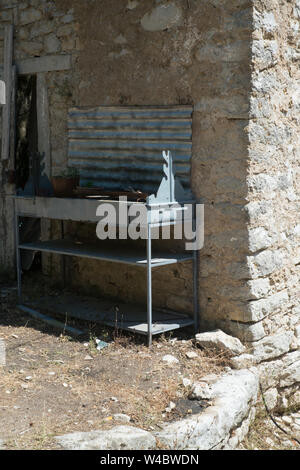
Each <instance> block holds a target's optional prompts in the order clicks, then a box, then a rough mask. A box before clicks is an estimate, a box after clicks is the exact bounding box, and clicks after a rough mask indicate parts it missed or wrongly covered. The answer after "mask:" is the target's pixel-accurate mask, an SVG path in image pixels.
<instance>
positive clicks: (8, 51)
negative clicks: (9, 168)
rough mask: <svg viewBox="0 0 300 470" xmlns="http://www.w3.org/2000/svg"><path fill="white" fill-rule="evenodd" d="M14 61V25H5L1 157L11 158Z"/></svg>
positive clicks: (3, 158)
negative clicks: (4, 100) (4, 101)
mask: <svg viewBox="0 0 300 470" xmlns="http://www.w3.org/2000/svg"><path fill="white" fill-rule="evenodd" d="M12 61H13V25H9V26H5V39H4V73H3V78H4V82H5V99H6V103H5V105H4V108H3V116H2V151H1V159H2V160H7V159H8V158H9V141H10V111H11V86H12V83H11V82H12Z"/></svg>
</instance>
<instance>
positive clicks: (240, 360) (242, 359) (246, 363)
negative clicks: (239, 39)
mask: <svg viewBox="0 0 300 470" xmlns="http://www.w3.org/2000/svg"><path fill="white" fill-rule="evenodd" d="M230 363H231V366H232V367H233V369H249V367H251V366H253V365H254V364H256V358H255V357H254V356H253V355H252V354H241V355H240V356H235V357H232V358H231V359H230Z"/></svg>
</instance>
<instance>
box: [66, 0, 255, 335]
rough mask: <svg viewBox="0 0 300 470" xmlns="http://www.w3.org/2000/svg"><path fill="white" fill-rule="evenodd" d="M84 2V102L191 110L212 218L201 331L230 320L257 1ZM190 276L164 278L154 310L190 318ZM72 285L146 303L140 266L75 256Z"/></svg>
mask: <svg viewBox="0 0 300 470" xmlns="http://www.w3.org/2000/svg"><path fill="white" fill-rule="evenodd" d="M62 3H63V4H64V5H66V4H67V2H62ZM58 4H59V3H58ZM84 4H86V2H82V1H75V2H72V5H73V7H74V16H75V18H76V20H78V23H79V31H78V34H79V38H80V44H81V49H82V50H81V52H80V55H79V59H78V63H77V68H76V70H77V71H78V77H79V82H78V94H77V104H78V105H80V106H92V105H95V104H99V105H100V104H104V105H120V104H126V105H173V104H193V106H194V114H193V157H192V173H191V184H192V188H193V191H194V193H195V195H196V197H197V199H198V200H199V201H201V202H203V203H205V217H206V219H205V247H204V249H203V250H202V252H201V262H200V280H199V292H200V300H199V301H200V306H201V318H202V322H203V327H205V326H206V327H213V326H215V325H217V324H218V323H219V322H220V320H224V321H225V322H226V323H228V321H229V320H230V316H231V314H232V311H233V310H234V306H235V305H236V304H237V303H238V300H239V293H238V291H239V289H240V282H239V280H238V279H237V278H236V273H235V270H236V268H235V266H236V265H237V264H238V263H244V262H245V259H246V251H247V230H246V214H245V211H244V210H243V209H244V205H245V197H246V194H247V187H246V174H247V147H248V136H247V132H246V129H247V124H248V108H249V93H250V80H251V74H250V46H251V45H250V39H251V21H252V19H251V8H250V3H249V1H232V0H231V1H225V2H220V1H213V0H212V1H207V2H199V1H190V2H186V1H177V2H156V1H139V2H124V1H114V2H110V1H106V0H105V1H102V2H101V3H99V2H91V3H90V8H89V9H87V8H85V7H84V6H83V5H84ZM99 24H101V27H99ZM191 273H192V269H191V266H190V265H189V264H186V265H181V266H179V267H178V268H177V267H176V268H175V269H172V268H164V269H161V270H159V271H157V273H155V274H154V304H155V305H159V306H162V307H169V308H173V309H178V310H181V311H187V312H191V310H192V279H191ZM220 273H222V275H221V274H220ZM71 278H72V280H73V282H74V283H75V284H76V286H79V285H82V284H84V285H88V284H89V285H90V287H91V289H95V288H96V287H98V288H100V289H101V291H102V292H105V293H110V294H112V295H118V296H119V295H120V296H121V297H123V298H125V299H128V300H135V301H138V302H142V301H144V300H145V296H146V290H145V288H146V277H145V274H144V273H141V272H140V271H136V270H135V269H134V268H127V267H124V268H122V266H115V265H108V264H104V263H99V262H93V261H85V260H80V259H77V260H75V261H74V266H73V268H72V269H71ZM235 308H237V307H235ZM229 326H230V325H229ZM229 326H228V327H227V329H229Z"/></svg>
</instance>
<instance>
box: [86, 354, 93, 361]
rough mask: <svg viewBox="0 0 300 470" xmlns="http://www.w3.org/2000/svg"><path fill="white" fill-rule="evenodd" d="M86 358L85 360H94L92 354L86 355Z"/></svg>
mask: <svg viewBox="0 0 300 470" xmlns="http://www.w3.org/2000/svg"><path fill="white" fill-rule="evenodd" d="M84 360H85V361H92V360H93V358H92V356H90V355H89V354H87V355H86V356H85V358H84Z"/></svg>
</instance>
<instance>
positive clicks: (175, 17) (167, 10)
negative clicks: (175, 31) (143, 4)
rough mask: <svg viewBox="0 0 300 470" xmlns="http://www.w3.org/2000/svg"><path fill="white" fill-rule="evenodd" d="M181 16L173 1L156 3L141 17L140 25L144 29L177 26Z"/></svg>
mask: <svg viewBox="0 0 300 470" xmlns="http://www.w3.org/2000/svg"><path fill="white" fill-rule="evenodd" d="M181 18H182V11H181V9H180V8H179V7H178V6H177V5H176V4H175V3H174V2H170V3H167V4H162V5H158V6H157V7H155V8H154V9H153V10H152V11H151V12H149V13H146V14H145V15H144V16H143V18H142V19H141V25H142V27H143V28H144V29H145V30H146V31H163V30H164V29H170V28H172V27H173V26H177V25H178V24H179V23H180V21H181Z"/></svg>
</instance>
